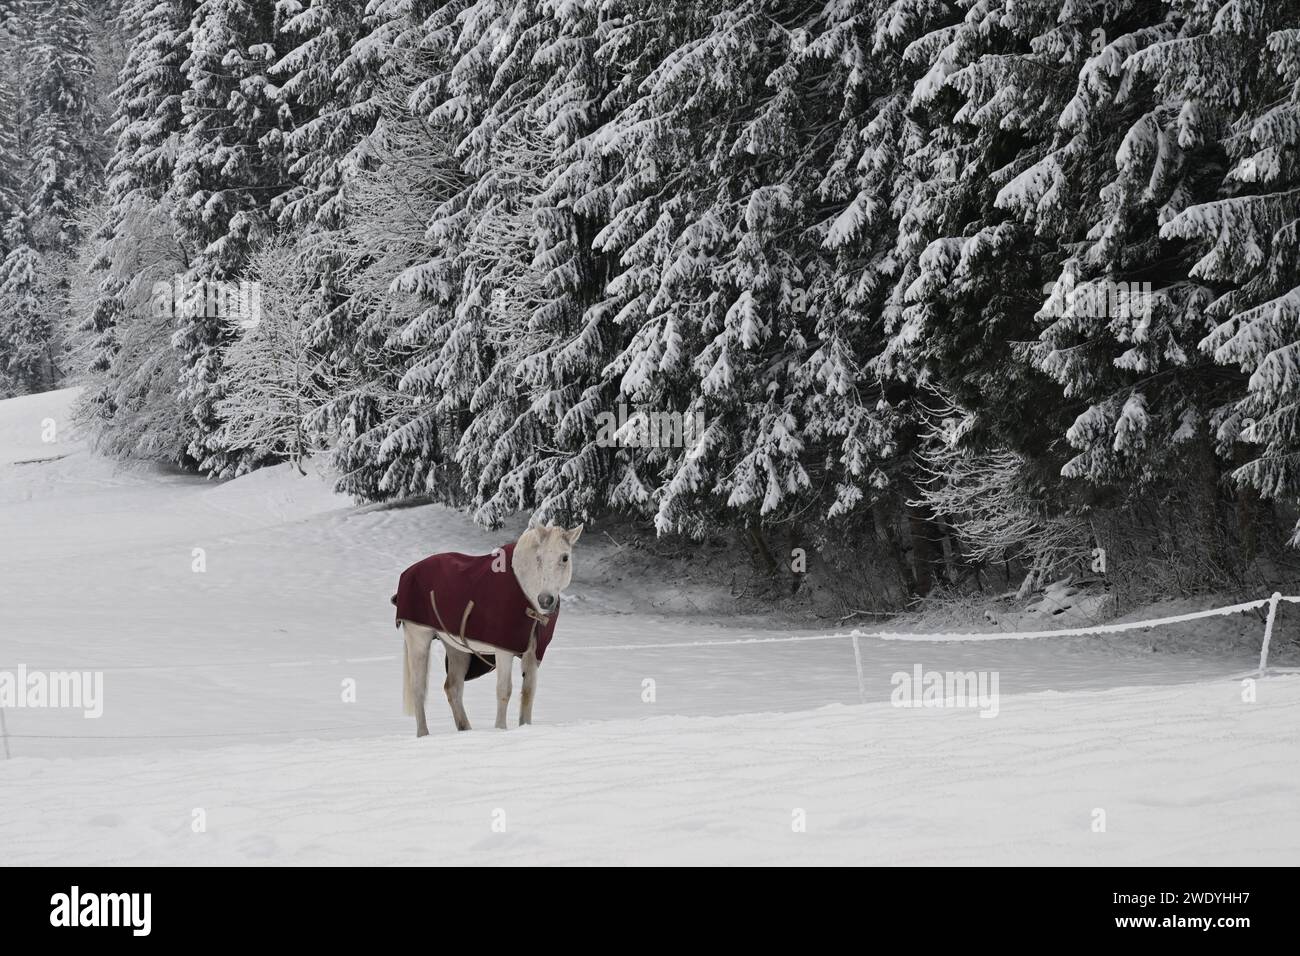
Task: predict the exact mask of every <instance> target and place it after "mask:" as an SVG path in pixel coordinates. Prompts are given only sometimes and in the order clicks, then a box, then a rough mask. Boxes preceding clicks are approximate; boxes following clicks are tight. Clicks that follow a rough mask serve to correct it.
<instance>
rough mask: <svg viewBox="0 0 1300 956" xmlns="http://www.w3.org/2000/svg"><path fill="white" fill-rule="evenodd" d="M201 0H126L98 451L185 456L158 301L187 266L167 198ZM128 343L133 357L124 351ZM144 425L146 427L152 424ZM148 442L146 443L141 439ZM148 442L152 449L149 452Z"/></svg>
mask: <svg viewBox="0 0 1300 956" xmlns="http://www.w3.org/2000/svg"><path fill="white" fill-rule="evenodd" d="M196 6H197V0H168V2H158V0H130V2H129V3H127V5H126V6H125V7H124V8H123V10H122V13H121V21H120V22H121V25H122V29H123V30H124V32H125V33H126V35H127V37H128V43H127V53H126V58H125V61H124V63H123V64H122V67H121V70H120V71H119V74H118V85H117V87H116V89H115V90H114V92H113V98H112V99H113V104H114V113H113V122H112V124H111V125H110V126H109V129H108V134H109V136H110V137H111V138H112V140H113V149H112V154H111V156H110V158H109V161H108V166H107V170H106V180H107V182H106V186H105V193H106V199H107V203H108V210H107V213H106V215H105V217H104V221H103V223H102V225H101V226H100V228H99V229H98V230H97V232H96V235H95V237H94V238H95V239H96V241H97V242H98V255H97V256H96V257H95V259H94V260H93V262H92V270H93V272H94V273H95V274H96V275H97V276H98V277H99V294H98V296H97V297H96V299H95V302H94V304H93V306H92V308H91V309H90V311H89V313H88V315H87V316H86V318H85V322H84V325H83V330H84V331H85V332H87V333H89V334H92V335H93V336H94V337H95V345H94V346H93V348H94V354H93V355H92V357H91V360H90V364H89V371H90V372H91V373H92V374H93V376H94V377H93V378H92V380H91V383H90V386H89V388H88V390H87V395H86V403H87V404H86V413H87V414H88V415H89V416H90V419H91V421H92V425H93V427H94V429H95V431H96V434H97V436H98V438H99V441H100V444H101V447H103V448H105V449H107V450H109V451H111V452H113V453H116V454H141V455H146V456H147V457H153V456H154V455H157V454H159V453H161V454H162V455H163V456H164V457H166V458H174V459H175V460H178V461H179V460H181V459H182V458H183V451H184V448H185V445H186V444H187V443H188V441H187V438H186V436H184V435H182V434H180V433H179V432H178V431H175V430H173V431H172V432H171V433H169V434H161V433H160V430H161V429H162V428H163V426H164V424H166V425H168V426H170V427H172V428H173V429H175V428H176V426H178V425H179V424H180V419H179V416H178V415H176V414H175V413H174V411H175V410H176V409H178V408H179V406H177V404H176V392H177V389H178V388H179V382H178V381H177V379H176V374H177V370H178V366H177V363H176V360H175V356H174V355H173V354H172V347H171V332H172V331H173V329H172V328H171V327H170V319H169V318H168V317H166V316H162V322H161V323H160V321H159V320H160V315H159V312H158V310H157V309H156V307H155V306H156V303H155V302H154V301H153V288H154V285H155V283H165V284H167V285H171V283H172V280H173V277H174V276H175V275H176V274H177V273H178V272H180V271H183V270H184V268H185V263H184V261H183V252H182V250H181V248H180V246H179V245H178V244H177V243H176V241H175V240H174V239H173V238H172V233H173V231H174V225H173V223H172V219H171V216H170V214H169V211H168V210H169V199H170V197H169V194H168V191H169V189H170V187H171V182H172V172H173V169H174V167H175V156H176V149H177V145H178V142H179V139H180V135H181V96H182V93H183V92H184V90H185V88H186V86H187V83H186V77H185V71H184V69H183V66H184V63H185V60H186V58H187V57H188V55H189V29H190V22H191V19H192V17H193V15H194V10H195V8H196ZM128 339H129V340H130V342H131V347H130V348H128V349H126V352H127V354H126V355H123V356H119V352H120V351H122V350H123V348H124V344H123V343H124V342H125V341H126V340H128ZM146 426H147V427H146ZM142 443H143V444H142ZM146 447H147V448H148V452H147V453H146V451H145V448H146Z"/></svg>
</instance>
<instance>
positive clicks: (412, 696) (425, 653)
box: [402, 621, 433, 737]
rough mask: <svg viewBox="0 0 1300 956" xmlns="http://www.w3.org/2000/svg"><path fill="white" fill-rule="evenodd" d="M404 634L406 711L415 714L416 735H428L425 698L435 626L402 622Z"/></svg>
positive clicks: (404, 697)
mask: <svg viewBox="0 0 1300 956" xmlns="http://www.w3.org/2000/svg"><path fill="white" fill-rule="evenodd" d="M402 636H403V637H404V638H405V639H406V657H405V659H404V660H403V668H402V670H403V672H404V673H403V677H404V678H405V683H406V686H405V687H403V688H402V698H403V702H404V703H405V704H406V712H407V713H408V714H414V715H415V736H417V737H427V736H428V735H429V725H428V724H427V723H425V719H424V698H425V696H426V694H427V693H428V689H429V647H430V646H431V645H432V644H433V628H431V627H423V626H421V625H419V624H412V623H411V622H410V621H403V622H402Z"/></svg>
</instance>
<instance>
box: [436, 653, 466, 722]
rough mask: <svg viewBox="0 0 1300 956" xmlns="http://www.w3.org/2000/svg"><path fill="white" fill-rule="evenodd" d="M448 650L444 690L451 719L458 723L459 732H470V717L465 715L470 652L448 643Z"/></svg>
mask: <svg viewBox="0 0 1300 956" xmlns="http://www.w3.org/2000/svg"><path fill="white" fill-rule="evenodd" d="M442 643H443V646H444V647H446V648H447V683H445V684H443V685H442V686H443V689H444V690H445V691H446V692H447V703H449V704H451V718H452V720H454V721H456V729H457V730H469V717H468V716H467V715H466V714H465V675H466V674H468V673H469V651H460V650H457V649H456V648H454V647H452V646H451V645H450V644H448V643H447V642H446V641H443V642H442Z"/></svg>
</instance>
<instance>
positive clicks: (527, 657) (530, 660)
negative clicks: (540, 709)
mask: <svg viewBox="0 0 1300 956" xmlns="http://www.w3.org/2000/svg"><path fill="white" fill-rule="evenodd" d="M535 649H536V645H535V644H534V643H533V642H532V641H529V642H528V650H527V651H526V652H525V653H524V656H523V658H522V664H521V665H520V667H521V670H522V671H523V673H524V687H523V690H521V691H520V692H519V726H520V727H523V726H524V725H525V724H531V723H532V722H533V694H534V692H535V691H536V690H537V668H539V667H540V666H541V664H539V663H538V661H537V655H536V654H535V653H534V650H535Z"/></svg>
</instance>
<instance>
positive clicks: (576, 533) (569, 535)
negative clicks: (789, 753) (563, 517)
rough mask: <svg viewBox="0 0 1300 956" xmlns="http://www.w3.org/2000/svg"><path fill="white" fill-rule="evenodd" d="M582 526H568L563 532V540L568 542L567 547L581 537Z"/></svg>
mask: <svg viewBox="0 0 1300 956" xmlns="http://www.w3.org/2000/svg"><path fill="white" fill-rule="evenodd" d="M583 527H584V526H583V525H578V526H577V527H575V528H570V529H569V530H568V531H566V532H564V540H565V541H567V542H568V544H569V547H571V548H572V547H573V546H574V545H575V544H577V543H578V539H579V538H581V537H582V529H583Z"/></svg>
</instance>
